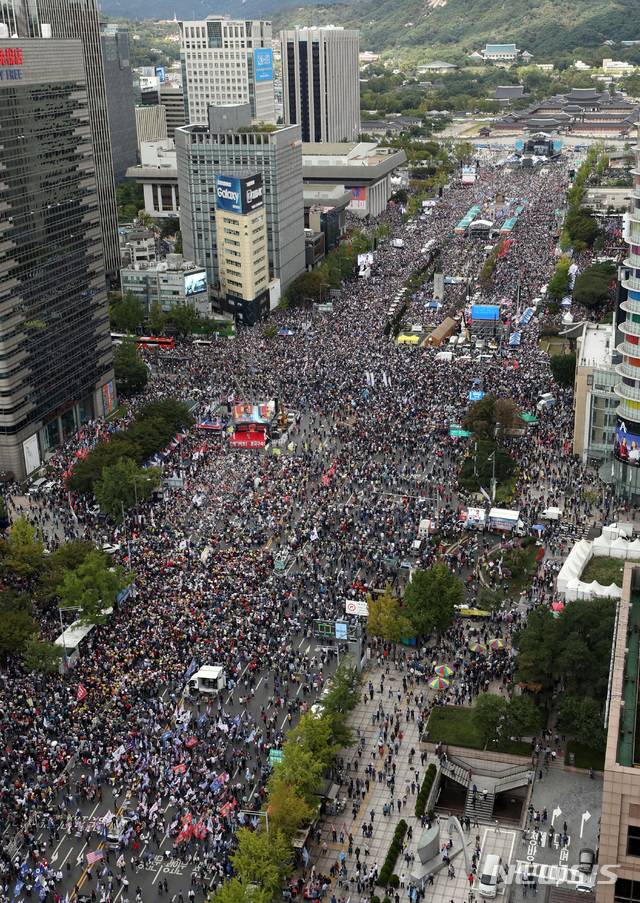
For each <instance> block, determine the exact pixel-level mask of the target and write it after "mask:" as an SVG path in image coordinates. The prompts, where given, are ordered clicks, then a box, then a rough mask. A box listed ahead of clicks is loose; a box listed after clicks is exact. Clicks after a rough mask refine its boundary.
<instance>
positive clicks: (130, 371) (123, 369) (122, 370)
mask: <svg viewBox="0 0 640 903" xmlns="http://www.w3.org/2000/svg"><path fill="white" fill-rule="evenodd" d="M113 367H114V370H115V374H116V385H117V387H118V391H119V392H122V393H123V395H133V394H134V393H136V392H141V391H142V390H143V389H144V387H145V386H146V385H147V383H148V381H149V371H148V370H147V365H146V364H145V362H144V361H143V360H142V358H141V357H140V355H139V354H138V348H137V346H136V342H135V339H134V338H133V337H132V336H125V338H124V339H123V340H122V342H121V343H120V344H119V345H118V347H117V348H116V353H115V354H114V356H113Z"/></svg>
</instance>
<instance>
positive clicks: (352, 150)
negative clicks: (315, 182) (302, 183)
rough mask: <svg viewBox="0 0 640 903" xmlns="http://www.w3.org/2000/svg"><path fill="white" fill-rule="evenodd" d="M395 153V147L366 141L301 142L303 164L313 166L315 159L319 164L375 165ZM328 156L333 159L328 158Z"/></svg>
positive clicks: (396, 151)
mask: <svg viewBox="0 0 640 903" xmlns="http://www.w3.org/2000/svg"><path fill="white" fill-rule="evenodd" d="M397 153H398V150H397V148H381V147H378V145H377V144H373V143H369V142H366V141H360V142H357V143H353V144H350V143H348V142H339V143H332V142H324V143H321V142H316V141H306V142H303V143H302V157H303V163H304V165H305V166H313V165H314V162H316V160H317V164H318V165H319V166H323V165H326V164H327V163H328V164H329V165H331V164H333V165H338V166H375V165H376V164H378V163H382V162H385V161H387V160H388V159H389V158H390V157H392V156H393V155H394V154H397ZM329 157H331V158H333V159H332V160H328V158H329ZM314 158H315V160H314Z"/></svg>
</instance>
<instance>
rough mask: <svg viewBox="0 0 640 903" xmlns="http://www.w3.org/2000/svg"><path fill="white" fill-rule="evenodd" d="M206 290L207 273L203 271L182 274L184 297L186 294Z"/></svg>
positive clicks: (197, 293) (195, 293)
mask: <svg viewBox="0 0 640 903" xmlns="http://www.w3.org/2000/svg"><path fill="white" fill-rule="evenodd" d="M206 290H207V274H206V272H205V271H203V272H202V273H185V276H184V294H185V297H186V296H187V295H199V294H200V292H206Z"/></svg>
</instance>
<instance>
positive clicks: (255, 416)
mask: <svg viewBox="0 0 640 903" xmlns="http://www.w3.org/2000/svg"><path fill="white" fill-rule="evenodd" d="M269 420H270V416H269V405H268V404H234V406H233V422H234V423H235V424H238V423H269Z"/></svg>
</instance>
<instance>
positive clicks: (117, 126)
mask: <svg viewBox="0 0 640 903" xmlns="http://www.w3.org/2000/svg"><path fill="white" fill-rule="evenodd" d="M100 40H101V43H102V60H103V63H104V78H105V87H106V91H107V113H108V116H109V134H110V138H111V158H112V160H113V177H114V179H115V183H116V185H119V184H120V183H121V182H124V180H125V179H126V177H127V168H128V167H129V166H135V165H136V163H137V158H138V136H137V134H136V113H135V103H134V100H133V77H132V74H131V62H130V59H129V32H128V31H123V30H122V29H121V28H118V26H117V25H106V24H104V23H103V24H101V25H100Z"/></svg>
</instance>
